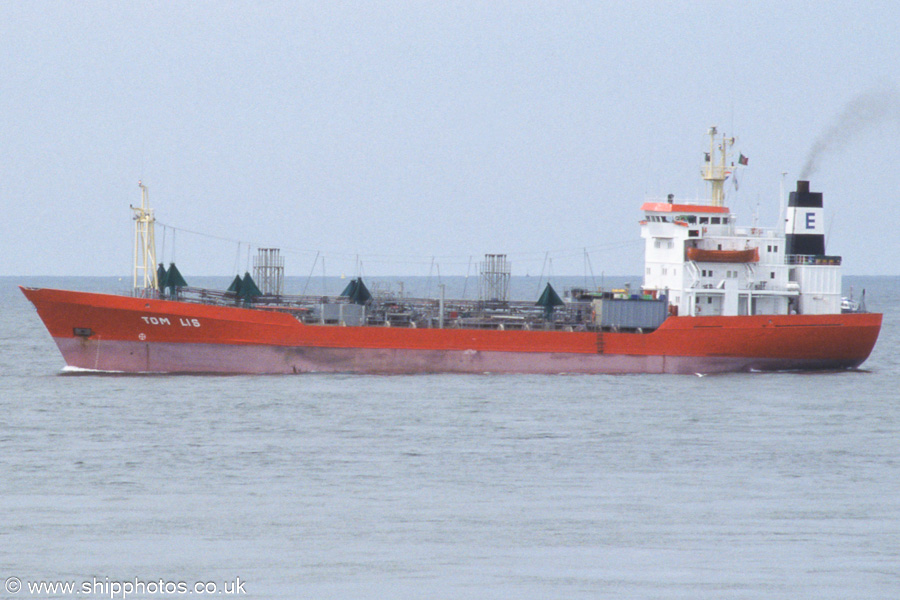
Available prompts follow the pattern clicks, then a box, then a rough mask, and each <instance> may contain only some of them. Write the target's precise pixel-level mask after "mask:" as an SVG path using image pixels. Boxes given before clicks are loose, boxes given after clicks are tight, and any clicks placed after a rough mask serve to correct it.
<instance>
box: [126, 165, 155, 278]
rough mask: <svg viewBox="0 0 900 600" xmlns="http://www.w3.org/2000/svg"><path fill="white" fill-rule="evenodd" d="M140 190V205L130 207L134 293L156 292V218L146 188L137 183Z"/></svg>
mask: <svg viewBox="0 0 900 600" xmlns="http://www.w3.org/2000/svg"><path fill="white" fill-rule="evenodd" d="M138 186H139V187H140V188H141V205H140V206H131V210H132V211H134V272H133V273H134V291H135V294H138V293H139V292H140V291H141V290H147V289H152V290H158V289H159V280H158V279H157V274H156V238H155V236H154V224H155V222H156V218H155V217H154V216H153V209H151V208H150V201H149V194H148V192H147V186H145V185H144V184H143V183H142V182H140V181H138Z"/></svg>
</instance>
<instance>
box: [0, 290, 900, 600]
mask: <svg viewBox="0 0 900 600" xmlns="http://www.w3.org/2000/svg"><path fill="white" fill-rule="evenodd" d="M222 281H223V282H224V285H227V283H228V279H227V278H223V279H222ZM471 281H472V280H470V285H471ZM845 282H846V284H847V285H848V287H849V285H853V286H854V289H855V291H856V293H857V295H858V294H859V291H860V290H861V289H862V288H866V290H867V295H866V300H867V303H868V307H869V309H870V310H873V311H880V312H884V313H885V324H884V329H883V331H882V334H881V338H880V340H879V342H878V345H877V346H876V348H875V351H874V353H873V355H872V357H871V358H870V359H869V361H868V362H867V363H866V364H865V365H864V368H865V370H864V371H861V372H841V373H822V374H796V373H782V374H736V375H721V376H707V377H695V376H549V377H543V376H541V377H536V376H496V375H495V376H490V375H486V376H459V375H454V376H446V375H423V376H401V377H375V376H347V375H296V376H275V377H273V376H268V377H243V376H220V377H215V376H203V377H194V376H168V377H167V376H113V375H72V374H61V368H62V366H63V364H62V359H61V357H60V355H59V353H58V352H57V350H56V347H55V345H54V344H53V343H52V341H51V339H50V337H49V335H48V334H47V333H46V331H45V330H44V328H43V326H42V325H41V323H40V321H39V320H38V317H37V314H36V313H35V311H34V310H33V308H32V307H31V305H30V304H28V303H27V302H26V301H25V299H24V297H23V296H22V295H21V294H20V293H19V291H18V289H17V288H16V285H17V284H26V285H35V286H52V287H65V288H78V289H94V290H110V289H111V290H116V289H122V288H124V287H125V286H126V285H127V282H124V283H123V282H121V281H119V280H117V279H115V278H109V279H89V278H84V279H77V278H75V279H73V278H0V298H2V302H3V304H2V306H3V307H4V309H3V311H2V313H0V345H2V347H0V373H2V377H0V407H2V410H0V414H2V417H3V427H2V429H0V510H2V512H0V597H2V598H36V597H48V596H50V597H54V598H75V597H76V596H77V597H80V598H109V597H118V598H121V597H123V596H124V597H131V598H136V597H140V598H180V597H187V596H194V597H196V596H198V592H197V590H199V591H201V592H203V591H206V592H209V593H206V594H199V595H201V596H202V595H207V596H209V595H217V596H220V597H221V596H224V595H232V594H225V592H228V591H233V592H243V593H236V594H233V595H240V596H242V597H246V598H260V599H263V598H266V599H268V598H272V599H296V598H316V599H318V598H340V599H347V598H421V599H432V598H447V599H455V598H497V599H501V598H502V599H506V598H510V599H512V598H516V599H521V598H534V599H547V598H567V599H570V598H616V599H619V598H640V599H644V598H659V599H669V598H672V599H674V598H678V599H685V600H686V599H692V600H693V599H698V598H699V599H705V598H709V599H720V598H730V599H735V598H738V599H740V598H754V599H755V598H759V599H763V598H765V599H784V600H788V599H790V600H796V599H797V598H817V599H822V598H826V599H835V600H837V599H841V600H844V599H848V598H858V599H860V600H862V599H866V600H872V599H885V600H887V599H891V600H895V599H896V598H898V597H900V401H898V395H900V393H898V390H900V356H898V352H897V350H896V348H897V344H898V336H900V278H846V279H845ZM451 283H453V286H457V287H458V285H459V283H460V281H455V282H451ZM609 283H610V282H607V284H609ZM340 284H341V282H340V281H333V282H330V285H332V286H340ZM316 285H320V286H321V282H319V283H318V284H316ZM516 285H517V286H519V287H518V289H519V290H520V291H521V290H525V292H523V294H524V295H525V296H528V297H530V294H532V290H531V289H530V288H531V287H532V286H533V287H534V288H535V290H533V291H534V297H536V295H537V293H538V291H539V290H538V288H539V287H540V285H539V282H537V281H536V280H535V279H534V278H532V279H531V280H530V281H525V280H524V278H523V280H519V281H518V282H517V283H516ZM453 286H450V287H453ZM559 287H564V286H559ZM436 289H437V288H436V286H435V287H434V288H432V291H431V293H432V294H436V293H437V291H436ZM310 291H313V292H314V293H319V291H320V290H318V289H316V290H314V289H310ZM454 291H455V288H454ZM469 293H471V290H470V292H469ZM448 295H449V290H448ZM17 582H18V584H19V585H21V589H17V587H16V586H17ZM41 582H44V583H54V582H61V583H64V582H72V584H73V585H76V586H78V591H79V592H81V593H78V594H76V593H74V592H71V593H64V592H56V593H47V592H46V591H45V592H43V593H38V592H37V591H34V590H36V588H35V587H34V586H35V585H38V584H40V583H41ZM197 582H199V583H200V587H199V588H195V585H196V584H197ZM170 584H171V585H170ZM178 584H184V585H185V586H186V587H187V588H189V591H191V592H193V593H190V594H189V593H187V592H185V593H183V594H182V593H179V591H178V590H184V589H185V588H178V590H176V589H175V588H174V587H173V586H176V585H178ZM85 585H87V586H89V587H88V588H84V587H83V586H85ZM29 586H30V587H29ZM128 586H131V587H130V588H129V587H128ZM141 586H143V587H141ZM129 589H131V590H132V591H136V593H128V594H126V592H128V591H129ZM160 589H162V592H163V593H160V592H159V590H160ZM29 590H32V591H29ZM166 590H169V593H166ZM137 592H139V593H137Z"/></svg>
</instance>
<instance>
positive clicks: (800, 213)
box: [785, 180, 825, 256]
mask: <svg viewBox="0 0 900 600" xmlns="http://www.w3.org/2000/svg"><path fill="white" fill-rule="evenodd" d="M785 233H786V235H785V246H786V247H785V254H787V255H792V254H795V255H796V254H800V255H806V256H824V255H825V215H824V210H823V208H822V193H821V192H810V191H809V182H808V181H804V180H799V181H797V190H796V191H794V192H791V195H790V199H789V201H788V209H787V230H786V232H785Z"/></svg>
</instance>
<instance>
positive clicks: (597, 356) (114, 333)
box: [22, 127, 882, 374]
mask: <svg viewBox="0 0 900 600" xmlns="http://www.w3.org/2000/svg"><path fill="white" fill-rule="evenodd" d="M717 135H718V132H717V130H716V128H715V127H713V128H710V130H709V138H710V150H709V152H708V153H704V154H705V158H704V161H703V165H702V167H701V175H702V177H703V179H705V180H706V181H707V182H708V183H709V184H710V189H711V195H710V198H709V199H704V200H702V201H700V200H695V201H682V200H680V199H679V200H677V201H676V199H675V197H674V196H673V195H669V196H668V197H667V198H665V199H660V200H658V201H653V200H650V201H645V202H644V204H643V205H642V206H641V211H642V213H643V217H642V219H641V220H640V230H641V236H642V238H643V239H644V240H645V241H644V244H645V251H644V253H645V270H644V274H643V284H642V285H641V287H640V289H635V290H631V289H628V288H620V289H612V290H603V289H568V290H564V291H563V294H562V296H560V294H559V293H558V292H557V291H556V290H555V289H554V288H553V287H552V286H551V285H550V284H549V283H548V284H547V286H546V288H544V292H543V294H541V296H540V298H538V299H537V301H529V302H523V301H515V300H511V299H510V298H509V281H510V274H511V266H510V262H509V261H508V260H507V259H506V256H505V255H501V254H497V255H487V256H486V257H485V261H484V262H483V263H482V265H481V285H480V290H479V297H478V299H477V300H465V299H462V300H460V299H456V300H454V299H447V298H445V297H444V292H443V288H441V293H440V296H439V297H437V298H413V297H410V296H409V295H406V294H404V293H402V291H401V292H400V293H396V292H392V291H388V292H385V291H379V290H375V292H374V293H373V292H372V291H370V290H369V288H368V287H367V286H366V284H365V282H364V281H363V280H362V278H359V277H357V278H355V279H353V280H352V281H351V282H350V283H349V285H347V287H346V289H345V290H344V291H343V293H341V294H340V295H338V296H307V295H287V294H284V290H283V282H284V263H283V259H282V258H281V257H280V254H279V251H278V250H277V249H270V248H264V249H260V250H259V256H257V259H256V261H255V264H254V275H255V277H254V276H251V274H250V273H249V271H248V272H246V273H245V274H244V276H243V277H242V276H240V275H238V276H236V277H235V279H234V281H233V283H232V285H231V287H229V288H228V289H227V290H212V289H202V288H194V287H191V286H188V285H187V282H186V281H185V280H184V278H183V276H182V275H181V273H180V272H179V271H178V268H177V267H176V266H175V265H174V264H170V266H169V268H168V269H167V268H166V267H165V266H164V265H163V264H159V265H158V266H157V261H156V244H155V238H154V223H155V218H154V216H153V210H152V209H151V208H150V206H149V201H148V194H147V188H146V187H145V186H143V185H141V190H142V193H141V205H140V206H139V207H135V206H132V210H133V212H134V221H135V248H134V273H133V275H134V285H133V288H134V289H133V291H132V293H131V295H111V294H100V293H89V292H76V291H65V290H55V289H37V288H26V287H23V288H22V291H23V292H24V294H25V296H27V298H28V299H29V300H30V301H31V302H32V303H33V304H34V306H35V308H36V309H37V312H38V315H39V316H40V318H41V319H42V320H43V322H44V325H45V326H46V327H47V330H48V331H49V333H50V336H51V337H52V338H53V340H54V341H55V342H56V345H57V346H58V348H59V350H60V352H61V353H62V356H63V358H64V360H65V363H66V365H67V366H68V367H70V368H73V369H79V370H82V369H83V370H95V371H111V372H124V373H261V374H276V373H310V372H342V373H537V374H558V373H572V374H575V373H584V374H598V373H680V374H695V373H696V374H707V373H720V372H736V371H782V370H837V369H854V368H858V367H859V366H860V365H861V364H862V363H863V362H864V361H865V360H866V359H867V358H868V356H869V354H870V353H871V351H872V349H873V347H874V346H875V343H876V340H877V338H878V334H879V332H880V329H881V320H882V315H880V314H875V313H869V312H866V310H865V302H864V296H863V301H861V302H856V301H854V302H850V301H848V300H847V299H846V298H842V293H841V291H842V287H841V257H839V256H832V255H828V254H826V252H825V235H824V215H823V210H824V209H823V201H822V194H821V193H817V192H812V191H810V187H809V182H807V181H798V182H797V183H796V189H795V190H794V191H792V192H790V195H789V202H788V204H787V206H783V204H784V203H783V202H782V216H783V219H782V220H781V222H780V223H779V224H778V225H777V226H776V227H774V228H759V227H740V226H738V224H737V223H736V220H735V215H734V214H733V213H732V212H731V211H730V210H729V209H728V208H727V206H726V205H725V189H724V188H725V186H724V183H725V182H726V181H727V180H728V178H729V176H731V175H732V174H733V171H734V170H735V169H737V168H740V167H741V166H742V165H745V164H746V163H747V160H746V158H745V157H743V155H741V157H740V159H739V160H738V165H737V166H736V165H735V164H734V163H733V162H729V155H730V152H731V147H732V146H733V144H734V139H733V138H727V137H725V136H724V135H723V136H721V137H720V138H718V137H717ZM783 196H784V194H782V197H783Z"/></svg>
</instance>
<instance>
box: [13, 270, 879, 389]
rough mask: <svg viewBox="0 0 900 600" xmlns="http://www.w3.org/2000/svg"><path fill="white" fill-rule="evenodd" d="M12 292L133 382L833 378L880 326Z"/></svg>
mask: <svg viewBox="0 0 900 600" xmlns="http://www.w3.org/2000/svg"><path fill="white" fill-rule="evenodd" d="M22 291H23V292H24V293H25V295H26V296H27V297H28V299H29V300H30V301H31V302H32V303H33V304H34V305H35V307H36V308H37V311H38V314H39V315H40V317H41V319H42V320H43V321H44V324H45V325H46V327H47V330H48V331H49V332H50V335H51V336H52V337H53V339H54V341H56V343H57V345H58V346H59V349H60V351H61V352H62V354H63V357H64V359H65V361H66V363H67V364H68V365H69V366H71V367H79V368H84V369H97V370H103V371H124V372H134V373H138V372H165V373H174V372H193V373H298V372H317V371H318V372H358V373H423V372H461V373H482V372H497V373H695V372H701V373H712V372H723V371H747V370H754V369H758V370H783V369H843V368H853V367H858V366H859V365H860V364H862V363H863V361H865V360H866V358H868V356H869V354H870V353H871V351H872V348H873V347H874V345H875V341H876V340H877V338H878V334H879V331H880V329H881V315H880V314H872V313H859V314H834V315H757V316H741V317H670V318H668V319H667V320H666V321H665V322H664V323H663V324H662V326H661V327H660V328H659V329H657V330H656V331H654V332H652V333H611V332H565V331H498V330H481V329H414V328H413V329H411V328H391V327H338V326H320V325H307V324H303V323H300V322H299V321H297V320H296V319H295V318H294V317H293V316H291V315H290V314H287V313H284V312H277V311H265V310H249V309H244V308H237V307H225V306H212V305H204V304H195V303H188V302H173V301H166V300H147V299H142V298H131V297H127V296H114V295H107V294H94V293H85V292H70V291H62V290H49V289H32V288H22ZM76 329H78V330H80V333H81V334H82V335H76V333H75V330H76ZM86 330H89V335H85V334H86V333H87V331H86Z"/></svg>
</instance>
